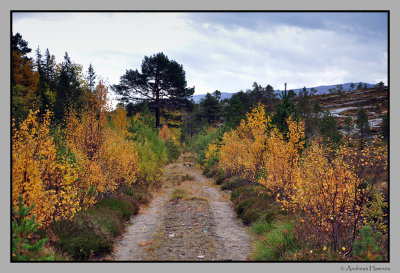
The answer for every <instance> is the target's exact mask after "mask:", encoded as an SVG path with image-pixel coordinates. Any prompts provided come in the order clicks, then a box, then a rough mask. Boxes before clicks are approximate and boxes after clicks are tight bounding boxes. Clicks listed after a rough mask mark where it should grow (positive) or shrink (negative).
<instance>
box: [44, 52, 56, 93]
mask: <svg viewBox="0 0 400 273" xmlns="http://www.w3.org/2000/svg"><path fill="white" fill-rule="evenodd" d="M43 66H44V67H43V74H44V78H45V82H46V83H47V85H48V86H49V87H50V90H51V91H55V89H56V64H55V59H54V56H52V55H50V52H49V49H46V53H45V60H44V63H43Z"/></svg>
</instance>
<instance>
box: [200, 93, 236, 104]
mask: <svg viewBox="0 0 400 273" xmlns="http://www.w3.org/2000/svg"><path fill="white" fill-rule="evenodd" d="M233 94H235V93H228V92H221V100H223V99H230V98H231V97H232V95H233ZM205 96H206V94H200V95H193V100H194V102H195V103H199V102H200V100H201V99H204V97H205Z"/></svg>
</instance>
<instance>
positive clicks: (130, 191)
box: [121, 185, 152, 205]
mask: <svg viewBox="0 0 400 273" xmlns="http://www.w3.org/2000/svg"><path fill="white" fill-rule="evenodd" d="M121 190H122V192H123V193H124V194H125V195H128V196H131V197H132V199H133V200H136V201H137V202H139V203H140V204H144V205H147V204H149V203H150V200H151V199H152V195H151V193H150V192H149V191H148V188H147V187H145V186H141V185H135V186H128V187H124V188H122V189H121Z"/></svg>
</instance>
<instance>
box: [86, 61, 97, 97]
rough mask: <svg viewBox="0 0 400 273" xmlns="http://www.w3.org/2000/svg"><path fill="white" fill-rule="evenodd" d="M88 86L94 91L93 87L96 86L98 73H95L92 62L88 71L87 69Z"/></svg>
mask: <svg viewBox="0 0 400 273" xmlns="http://www.w3.org/2000/svg"><path fill="white" fill-rule="evenodd" d="M86 80H87V83H88V86H89V90H90V91H93V88H94V86H95V84H96V83H95V80H96V74H95V73H94V69H93V66H92V64H91V63H90V65H89V68H88V71H87V77H86Z"/></svg>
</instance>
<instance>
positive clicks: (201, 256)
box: [197, 255, 206, 259]
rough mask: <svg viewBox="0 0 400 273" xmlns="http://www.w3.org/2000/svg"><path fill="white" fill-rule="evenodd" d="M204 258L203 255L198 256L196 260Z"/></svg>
mask: <svg viewBox="0 0 400 273" xmlns="http://www.w3.org/2000/svg"><path fill="white" fill-rule="evenodd" d="M205 257H206V256H204V255H199V256H197V258H199V259H204V258H205Z"/></svg>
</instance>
